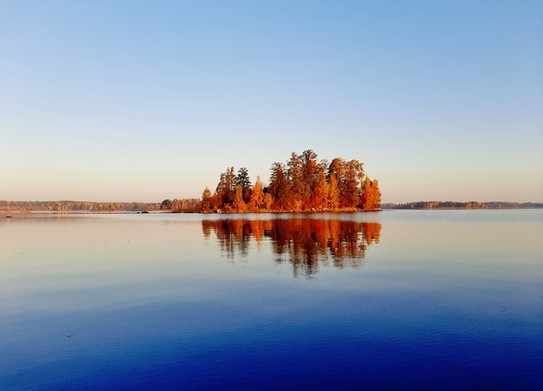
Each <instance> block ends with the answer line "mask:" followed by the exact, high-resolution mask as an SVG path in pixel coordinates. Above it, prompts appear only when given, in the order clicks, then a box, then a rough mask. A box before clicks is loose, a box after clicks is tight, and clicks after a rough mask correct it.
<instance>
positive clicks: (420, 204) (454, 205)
mask: <svg viewBox="0 0 543 391" xmlns="http://www.w3.org/2000/svg"><path fill="white" fill-rule="evenodd" d="M381 207H382V208H383V209H531V208H543V203H541V202H501V201H492V202H478V201H469V202H457V201H417V202H408V203H405V204H393V203H386V204H382V206H381Z"/></svg>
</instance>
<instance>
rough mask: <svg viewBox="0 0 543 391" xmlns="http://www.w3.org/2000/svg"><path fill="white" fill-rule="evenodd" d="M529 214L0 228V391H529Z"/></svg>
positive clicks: (532, 223)
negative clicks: (363, 390) (488, 390)
mask: <svg viewBox="0 0 543 391" xmlns="http://www.w3.org/2000/svg"><path fill="white" fill-rule="evenodd" d="M542 238H543V211H541V210H507V211H479V210H477V211H385V212H381V213H375V214H354V215H353V214H345V215H327V214H322V215H296V216H292V215H262V214H259V215H243V216H234V215H230V216H226V217H225V216H210V215H84V216H73V215H61V216H32V217H21V216H15V217H14V218H13V219H2V221H0V389H2V390H11V389H17V390H19V389H44V388H51V389H63V388H64V389H74V388H75V389H94V388H101V389H148V388H161V389H168V388H169V389H228V388H230V389H236V390H239V389H282V390H283V389H361V388H370V389H372V388H391V389H397V388H404V389H405V388H412V389H420V388H429V387H431V388H439V389H455V390H456V389H479V388H492V389H538V388H539V389H541V388H543V371H541V368H543V240H542Z"/></svg>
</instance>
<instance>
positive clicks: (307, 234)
mask: <svg viewBox="0 0 543 391" xmlns="http://www.w3.org/2000/svg"><path fill="white" fill-rule="evenodd" d="M202 229H203V231H204V233H206V234H207V235H206V237H208V236H209V233H210V231H211V229H213V230H214V231H215V233H216V234H217V238H218V242H219V245H220V246H221V249H222V250H223V251H224V252H225V253H226V254H227V255H228V256H231V257H234V256H235V255H236V248H237V249H238V250H239V251H240V252H241V255H245V254H246V252H247V248H248V245H249V242H250V239H251V238H254V239H255V241H256V242H260V241H261V240H262V239H263V238H269V240H270V241H271V243H272V245H273V250H274V252H275V254H277V255H278V262H283V261H284V258H283V256H284V255H287V256H288V261H289V262H290V263H292V265H293V267H294V271H295V273H296V274H298V272H299V271H300V270H302V271H303V272H304V273H305V274H306V275H312V274H314V273H315V272H316V271H317V269H318V266H319V263H327V262H328V260H329V259H332V261H333V264H334V266H335V267H338V268H344V267H355V268H357V267H360V266H361V265H362V262H363V258H364V256H365V252H366V249H367V248H368V246H369V245H370V244H371V243H379V238H380V233H381V224H379V223H375V222H372V223H366V222H355V221H341V220H318V219H303V218H299V219H277V220H239V219H226V220H204V221H202Z"/></svg>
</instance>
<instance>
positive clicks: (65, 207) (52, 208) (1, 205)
mask: <svg viewBox="0 0 543 391" xmlns="http://www.w3.org/2000/svg"><path fill="white" fill-rule="evenodd" d="M158 209H160V203H157V202H151V203H149V202H92V201H2V200H0V210H3V211H21V212H25V211H28V212H31V211H36V212H119V211H120V212H128V211H134V212H140V211H153V210H158Z"/></svg>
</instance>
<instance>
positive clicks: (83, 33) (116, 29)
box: [0, 0, 543, 202]
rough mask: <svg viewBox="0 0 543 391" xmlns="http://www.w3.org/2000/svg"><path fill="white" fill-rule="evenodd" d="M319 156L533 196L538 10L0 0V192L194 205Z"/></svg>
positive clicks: (383, 177) (421, 182) (384, 174)
mask: <svg viewBox="0 0 543 391" xmlns="http://www.w3.org/2000/svg"><path fill="white" fill-rule="evenodd" d="M305 149H313V150H315V151H316V152H317V153H318V154H319V158H327V159H331V158H333V157H336V156H340V157H343V158H345V159H357V160H360V161H362V162H364V164H365V169H366V173H367V174H368V175H369V176H370V177H372V178H377V179H379V182H380V187H381V190H382V192H383V201H384V202H404V201H417V200H451V199H452V200H459V201H468V200H479V201H491V200H504V201H543V2H541V1H522V0H512V1H497V0H493V1H456V0H455V1H353V2H349V1H342V2H335V1H326V2H320V1H313V0H311V1H276V0H274V1H191V2H188V1H187V2H181V1H171V2H169V1H160V2H156V1H105V0H104V1H87V2H83V1H16V0H14V1H4V0H0V199H4V200H9V199H11V200H57V199H74V200H96V201H132V200H137V201H161V200H163V199H165V198H182V197H199V196H200V195H201V193H202V190H203V188H204V187H205V186H209V187H210V188H211V189H214V188H215V186H216V183H217V181H218V176H219V174H220V172H222V171H224V170H225V169H226V167H227V166H231V165H233V166H235V168H236V170H237V169H238V168H239V167H242V166H245V167H247V168H248V169H249V173H250V175H251V178H252V179H253V181H254V179H255V177H256V175H261V176H262V178H263V180H264V182H267V181H268V178H269V167H270V166H271V164H272V162H274V161H285V160H287V159H288V157H289V155H290V153H291V152H293V151H296V152H302V151H303V150H305Z"/></svg>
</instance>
